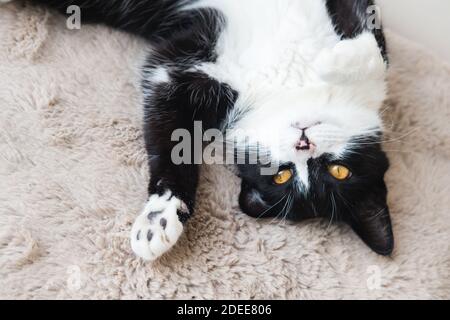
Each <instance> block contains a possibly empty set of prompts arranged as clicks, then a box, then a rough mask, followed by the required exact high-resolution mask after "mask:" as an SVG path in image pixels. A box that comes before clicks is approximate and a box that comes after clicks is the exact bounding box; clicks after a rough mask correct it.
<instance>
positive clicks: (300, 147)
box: [295, 128, 316, 151]
mask: <svg viewBox="0 0 450 320" xmlns="http://www.w3.org/2000/svg"><path fill="white" fill-rule="evenodd" d="M307 129H308V128H305V129H301V130H302V135H301V137H300V140H299V141H297V143H296V144H295V149H296V150H297V151H314V150H315V148H316V146H315V144H314V143H312V142H311V141H310V140H309V138H308V136H307V135H306V130H307Z"/></svg>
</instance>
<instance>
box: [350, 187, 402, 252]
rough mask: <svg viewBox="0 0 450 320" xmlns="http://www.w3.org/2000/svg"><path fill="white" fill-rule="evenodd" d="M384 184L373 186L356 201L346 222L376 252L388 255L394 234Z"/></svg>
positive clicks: (391, 249)
mask: <svg viewBox="0 0 450 320" xmlns="http://www.w3.org/2000/svg"><path fill="white" fill-rule="evenodd" d="M386 194H387V191H386V186H385V185H384V183H383V185H382V186H381V187H378V188H375V189H374V190H373V191H372V192H369V193H368V194H367V195H366V196H365V197H364V199H361V201H358V204H357V205H356V206H355V211H354V212H353V213H352V214H351V215H350V216H349V217H347V222H348V223H349V224H350V226H351V227H352V228H353V230H354V231H355V232H356V233H357V234H358V235H359V236H360V237H361V239H362V240H363V241H364V242H365V243H366V244H367V245H368V246H369V247H370V248H371V249H372V250H373V251H375V252H376V253H378V254H381V255H385V256H387V255H390V254H391V253H392V251H393V249H394V235H393V232H392V224H391V218H390V216H389V209H388V206H387V203H386Z"/></svg>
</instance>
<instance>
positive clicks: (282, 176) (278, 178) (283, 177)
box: [273, 169, 294, 185]
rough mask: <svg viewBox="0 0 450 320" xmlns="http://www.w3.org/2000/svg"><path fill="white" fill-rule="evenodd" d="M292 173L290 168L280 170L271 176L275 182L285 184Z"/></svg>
mask: <svg viewBox="0 0 450 320" xmlns="http://www.w3.org/2000/svg"><path fill="white" fill-rule="evenodd" d="M293 175H294V173H293V172H292V170H291V169H287V170H281V171H280V172H278V173H277V174H276V175H275V176H274V177H273V182H275V183H276V184H279V185H281V184H285V183H287V182H288V181H289V180H291V178H292V176H293Z"/></svg>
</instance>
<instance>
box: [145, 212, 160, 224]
mask: <svg viewBox="0 0 450 320" xmlns="http://www.w3.org/2000/svg"><path fill="white" fill-rule="evenodd" d="M161 213H162V211H154V212H150V213H149V214H148V215H147V219H148V220H149V221H150V222H152V221H153V219H155V218H156V216H157V215H160V214H161Z"/></svg>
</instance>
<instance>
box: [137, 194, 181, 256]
mask: <svg viewBox="0 0 450 320" xmlns="http://www.w3.org/2000/svg"><path fill="white" fill-rule="evenodd" d="M178 211H182V212H186V211H187V207H186V205H185V204H184V202H183V201H181V200H180V199H178V198H177V197H175V196H172V194H171V192H170V191H168V192H166V193H165V194H164V195H162V196H158V195H152V196H151V197H150V199H149V200H148V202H147V205H146V206H145V209H144V210H143V212H142V213H141V214H140V215H139V216H138V217H137V219H136V221H135V222H134V225H133V228H132V230H131V248H132V249H133V251H134V253H135V254H136V255H137V256H139V257H141V258H142V259H144V260H150V261H152V260H156V259H157V258H159V257H160V256H161V255H163V254H164V253H165V252H167V251H169V250H170V249H171V248H172V247H173V246H174V245H175V243H176V242H177V241H178V238H179V237H180V236H181V234H182V233H183V224H182V223H181V222H180V220H179V217H178Z"/></svg>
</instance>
